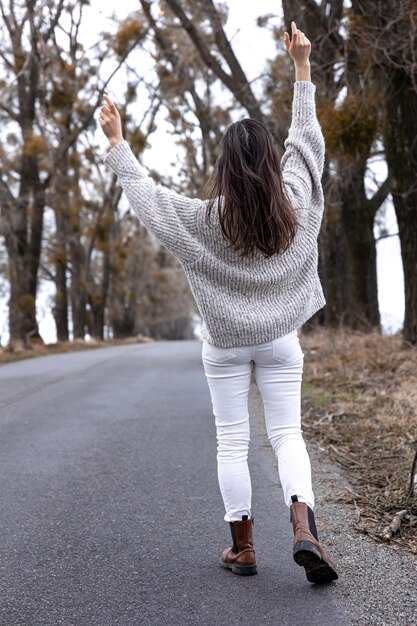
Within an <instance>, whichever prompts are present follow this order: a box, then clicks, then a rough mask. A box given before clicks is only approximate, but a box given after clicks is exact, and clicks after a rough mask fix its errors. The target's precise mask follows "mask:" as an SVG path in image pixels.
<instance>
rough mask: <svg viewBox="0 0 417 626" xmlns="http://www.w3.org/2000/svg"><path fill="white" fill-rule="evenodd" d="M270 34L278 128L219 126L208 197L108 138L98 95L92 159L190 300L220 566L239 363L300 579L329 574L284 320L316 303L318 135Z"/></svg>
mask: <svg viewBox="0 0 417 626" xmlns="http://www.w3.org/2000/svg"><path fill="white" fill-rule="evenodd" d="M291 29H292V36H291V39H290V37H289V35H288V33H285V36H284V43H285V46H286V48H287V50H288V52H289V54H290V56H291V58H292V59H293V61H294V65H295V83H294V97H293V109H292V124H291V128H290V130H289V135H288V138H287V140H286V142H285V153H284V156H283V158H282V160H281V163H280V162H279V158H278V155H277V152H276V149H275V146H274V144H273V139H272V136H271V135H270V133H269V132H268V130H267V129H266V128H265V127H264V126H263V125H262V124H261V123H259V122H257V121H256V120H253V119H244V120H242V121H240V122H236V123H234V124H231V125H230V126H229V128H228V130H227V132H226V134H225V136H224V138H223V144H222V152H221V155H220V157H219V159H218V161H217V163H216V167H215V169H214V172H213V174H212V176H211V178H210V180H209V182H208V185H207V191H208V196H209V197H208V200H199V199H194V200H191V199H188V198H185V197H183V196H180V195H178V194H176V193H174V192H172V191H170V190H168V189H166V188H165V187H163V186H161V185H157V184H156V183H155V182H154V181H153V180H152V178H150V177H149V176H148V174H147V171H146V170H145V169H144V168H143V167H142V166H141V165H140V164H139V163H138V161H137V159H136V158H135V157H134V155H133V153H132V152H131V150H130V148H129V145H128V144H127V142H126V141H124V139H123V136H122V130H121V124H120V116H119V113H118V111H117V109H116V107H115V105H114V104H113V102H112V101H111V100H110V98H109V97H108V96H105V99H106V105H104V106H103V107H102V108H101V110H100V116H99V120H100V124H101V127H102V129H103V131H104V133H105V134H106V136H107V137H108V139H109V142H110V145H111V150H110V151H109V152H108V154H107V155H106V157H105V159H104V161H105V163H107V164H108V165H109V166H110V167H111V168H112V169H113V170H114V172H115V173H116V174H117V175H118V177H119V179H120V183H121V185H122V187H123V189H124V191H125V193H126V195H127V197H128V199H129V201H130V203H131V205H132V207H133V209H134V211H135V212H136V214H137V216H138V217H139V219H140V220H141V222H142V223H143V224H144V225H145V226H146V227H147V228H148V229H149V230H150V231H152V232H153V233H154V234H155V235H156V237H157V238H158V239H159V240H160V242H161V243H162V244H163V245H164V246H165V247H166V248H167V249H168V250H170V251H171V252H172V254H174V255H175V256H176V257H177V259H178V260H179V261H180V263H181V265H182V267H183V269H184V272H185V274H186V277H187V279H188V281H189V284H190V287H191V289H192V291H193V294H194V297H195V300H196V303H197V306H198V308H199V311H200V314H201V317H202V320H203V323H202V337H203V346H202V360H203V365H204V371H205V375H206V377H207V381H208V385H209V389H210V394H211V399H212V404H213V412H214V416H215V420H216V430H217V441H218V448H217V464H218V478H219V485H220V490H221V494H222V497H223V502H224V507H225V516H224V519H225V520H226V521H227V522H229V524H230V529H231V534H232V540H233V546H232V547H230V548H226V549H225V550H224V551H223V553H222V555H221V565H222V566H224V567H226V568H228V569H230V570H231V571H232V572H234V573H236V574H242V575H250V574H255V573H256V571H257V569H256V557H255V550H254V547H253V535H252V526H253V517H252V515H251V495H252V492H251V481H250V475H249V469H248V463H247V456H248V447H249V414H248V407H247V400H248V393H249V387H250V382H251V373H252V367H253V368H254V373H255V377H256V382H257V385H258V388H259V390H260V393H261V395H262V398H263V402H264V408H265V421H266V427H267V432H268V437H269V440H270V442H271V444H272V447H273V450H274V452H275V454H276V457H277V460H278V469H279V477H280V482H281V485H282V489H283V494H284V498H285V502H286V504H287V506H288V507H289V509H290V521H292V525H293V530H294V543H293V557H294V560H295V561H296V563H298V565H300V566H303V567H304V568H305V571H306V575H307V579H308V580H309V581H310V582H315V583H323V582H328V581H331V580H335V579H337V578H338V575H337V573H336V569H335V565H334V563H333V562H332V561H331V560H330V558H329V557H328V556H327V554H326V552H325V550H324V548H323V546H322V545H321V544H320V542H319V539H318V535H317V529H316V524H315V519H314V512H313V509H314V494H313V490H312V484H311V466H310V459H309V456H308V453H307V450H306V446H305V442H304V440H303V436H302V430H301V380H302V372H303V362H304V353H303V352H302V349H301V346H300V342H299V338H298V329H299V327H300V326H301V325H302V324H303V323H304V322H306V321H307V320H308V319H309V318H310V317H311V316H312V315H313V314H314V313H315V312H316V311H318V310H319V309H321V308H322V307H323V306H324V305H325V303H326V301H325V299H324V295H323V290H322V287H321V283H320V279H319V276H318V272H317V262H318V250H317V238H318V234H319V230H320V225H321V220H322V215H323V206H324V202H323V192H322V187H321V175H322V171H323V164H324V140H323V135H322V132H321V128H320V126H319V123H318V121H317V117H316V110H315V100H314V96H315V85H313V83H312V82H311V77H310V63H309V57H310V51H311V44H310V42H309V41H308V39H307V38H306V37H305V35H304V33H302V32H301V31H299V30H298V29H297V27H296V24H295V23H294V22H293V23H292V25H291Z"/></svg>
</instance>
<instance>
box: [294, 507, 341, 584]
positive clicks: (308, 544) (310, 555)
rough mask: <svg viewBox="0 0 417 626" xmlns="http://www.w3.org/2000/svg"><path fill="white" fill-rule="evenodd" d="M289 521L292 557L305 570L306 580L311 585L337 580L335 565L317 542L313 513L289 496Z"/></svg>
mask: <svg viewBox="0 0 417 626" xmlns="http://www.w3.org/2000/svg"><path fill="white" fill-rule="evenodd" d="M291 500H292V502H293V503H292V505H291V506H290V521H292V526H293V530H294V545H293V557H294V561H295V562H296V563H297V564H298V565H302V566H303V567H304V568H305V571H306V576H307V580H308V581H309V582H311V583H327V582H330V581H332V580H337V578H339V577H338V575H337V573H336V567H335V564H334V563H333V562H332V561H331V559H330V558H329V557H328V556H327V554H326V552H325V550H324V548H323V546H322V545H321V543H320V542H319V538H318V534H317V528H316V522H315V519H314V512H313V509H311V508H310V507H309V506H308V504H306V503H305V502H299V501H298V498H297V496H296V495H294V496H291Z"/></svg>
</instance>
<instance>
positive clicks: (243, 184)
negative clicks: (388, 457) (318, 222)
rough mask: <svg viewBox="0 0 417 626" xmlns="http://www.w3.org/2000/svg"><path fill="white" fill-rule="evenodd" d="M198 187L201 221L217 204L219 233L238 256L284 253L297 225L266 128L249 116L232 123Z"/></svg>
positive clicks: (208, 220)
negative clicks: (205, 203) (200, 188)
mask: <svg viewBox="0 0 417 626" xmlns="http://www.w3.org/2000/svg"><path fill="white" fill-rule="evenodd" d="M221 147H222V151H221V154H220V157H219V158H218V159H217V162H216V165H215V168H214V170H213V173H212V175H211V176H210V178H209V180H208V181H207V184H206V186H205V188H204V191H205V197H206V198H208V199H209V202H208V206H207V214H206V222H207V223H209V222H210V215H211V211H212V210H213V208H214V206H217V209H218V213H219V221H220V225H221V230H222V232H223V234H224V236H225V237H226V239H227V240H228V241H229V246H228V247H231V248H234V249H235V250H240V251H241V256H247V255H249V254H251V253H253V251H254V249H255V247H256V248H258V249H259V250H260V251H261V252H262V253H263V254H264V256H266V258H269V257H271V256H272V255H274V254H278V253H280V252H283V251H285V250H286V249H287V248H288V247H289V246H290V244H291V243H292V241H293V239H294V237H295V235H296V232H297V227H298V222H297V217H296V214H295V211H294V209H293V207H292V206H291V203H290V201H289V199H288V197H287V195H286V192H285V187H284V184H283V180H282V174H281V168H280V159H279V156H278V152H277V149H276V147H275V145H274V140H273V137H272V135H271V134H270V132H269V131H268V129H267V128H266V127H265V126H264V125H263V124H262V123H261V122H258V121H257V120H254V119H252V118H246V119H243V120H242V121H240V122H235V123H233V124H231V125H230V126H229V128H228V129H227V131H226V133H225V135H224V137H223V140H222V146H221Z"/></svg>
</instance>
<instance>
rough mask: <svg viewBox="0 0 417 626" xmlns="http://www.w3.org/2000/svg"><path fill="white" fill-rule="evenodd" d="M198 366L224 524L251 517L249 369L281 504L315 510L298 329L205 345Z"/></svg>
mask: <svg viewBox="0 0 417 626" xmlns="http://www.w3.org/2000/svg"><path fill="white" fill-rule="evenodd" d="M202 361H203V365H204V371H205V374H206V377H207V382H208V385H209V389H210V395H211V400H212V405H213V413H214V417H215V422H216V431H217V471H218V479H219V485H220V491H221V494H222V497H223V502H224V507H225V511H226V514H225V516H224V519H225V520H226V521H227V522H232V521H236V520H241V519H242V515H248V516H249V517H250V516H251V498H252V486H251V480H250V474H249V467H248V450H249V440H250V430H249V412H248V394H249V388H250V383H251V373H252V367H253V368H254V373H255V379H256V383H257V385H258V389H259V391H260V393H261V395H262V399H263V404H264V412H265V424H266V430H267V433H268V438H269V441H270V442H271V445H272V448H273V450H274V453H275V455H276V458H277V461H278V472H279V478H280V483H281V486H282V489H283V495H284V499H285V503H286V504H287V506H288V507H290V506H291V504H292V501H291V495H293V494H296V495H297V496H298V500H299V501H300V502H306V503H307V504H308V505H309V506H310V507H311V508H312V509H313V508H314V494H313V489H312V484H311V465H310V458H309V456H308V452H307V449H306V445H305V442H304V439H303V435H302V432H303V431H302V430H301V380H302V374H303V364H304V353H303V351H302V349H301V346H300V342H299V338H298V331H297V329H295V330H293V331H292V332H290V333H288V334H287V335H284V336H282V337H278V338H277V339H273V340H272V341H268V342H266V343H261V344H255V345H252V346H239V347H238V348H218V347H216V346H213V345H211V344H209V343H207V342H206V341H203V346H202Z"/></svg>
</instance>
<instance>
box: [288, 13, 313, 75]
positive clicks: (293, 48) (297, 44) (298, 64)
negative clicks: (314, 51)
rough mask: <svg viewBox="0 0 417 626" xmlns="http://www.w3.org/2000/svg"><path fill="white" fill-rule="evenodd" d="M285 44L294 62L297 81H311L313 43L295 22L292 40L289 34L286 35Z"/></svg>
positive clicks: (292, 28)
mask: <svg viewBox="0 0 417 626" xmlns="http://www.w3.org/2000/svg"><path fill="white" fill-rule="evenodd" d="M284 43H285V47H286V49H287V51H288V54H289V55H290V57H291V58H292V60H293V61H294V65H295V72H296V80H311V79H310V60H309V59H310V53H311V43H310V41H309V40H308V39H307V37H306V36H305V35H304V33H303V32H302V31H301V30H298V28H297V25H296V23H295V22H291V40H290V36H289V34H288V33H287V32H285V34H284Z"/></svg>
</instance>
